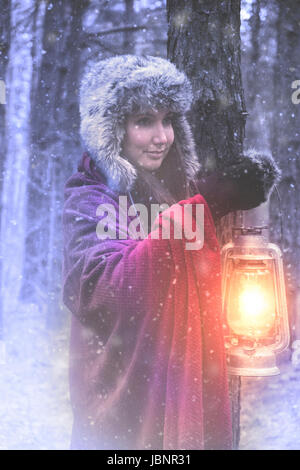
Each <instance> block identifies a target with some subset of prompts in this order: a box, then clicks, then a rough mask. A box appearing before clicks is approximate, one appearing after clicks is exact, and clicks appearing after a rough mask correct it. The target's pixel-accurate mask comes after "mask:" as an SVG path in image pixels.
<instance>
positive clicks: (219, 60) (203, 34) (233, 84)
mask: <svg viewBox="0 0 300 470" xmlns="http://www.w3.org/2000/svg"><path fill="white" fill-rule="evenodd" d="M167 12H168V21H169V35H168V57H169V58H170V59H171V60H172V61H173V62H174V63H176V65H177V66H178V67H179V68H180V69H183V70H184V71H185V72H186V74H187V76H188V77H189V78H190V80H191V82H192V85H193V91H194V96H195V100H194V106H193V110H192V115H191V120H192V124H193V129H194V135H195V138H196V144H197V148H198V154H199V156H200V159H201V162H202V163H203V166H204V169H206V171H213V170H214V169H215V168H220V167H223V166H225V165H227V164H229V163H233V162H234V161H235V160H236V159H237V157H239V156H241V155H242V151H243V138H244V129H245V117H246V114H247V113H246V109H245V103H244V93H243V87H242V80H241V70H240V61H241V53H240V1H235V0H230V1H226V2H225V1H221V2H220V1H218V0H203V1H201V2H200V1H199V2H189V1H185V0H172V1H170V0H168V1H167ZM225 219H226V220H225V221H224V222H223V224H222V226H221V227H220V228H219V233H220V237H219V238H220V240H221V242H227V241H228V240H229V238H230V237H231V226H232V224H233V223H234V221H235V215H232V216H230V217H226V218H225ZM230 389H231V393H232V408H233V431H234V448H237V447H238V442H239V414H240V397H239V393H240V378H239V377H237V378H236V377H231V378H230Z"/></svg>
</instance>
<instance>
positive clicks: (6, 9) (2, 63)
mask: <svg viewBox="0 0 300 470" xmlns="http://www.w3.org/2000/svg"><path fill="white" fill-rule="evenodd" d="M10 8H11V5H10V0H3V1H2V8H1V10H2V11H1V15H0V80H1V84H0V85H1V90H0V94H1V99H0V142H1V145H0V194H1V192H2V180H3V169H4V160H5V156H6V132H5V129H6V112H5V110H6V108H5V103H6V99H5V98H6V97H5V91H6V69H7V63H8V54H9V43H10ZM0 211H1V207H0ZM0 222H1V218H0ZM0 231H1V223H0ZM0 272H1V260H0ZM0 278H1V276H0ZM2 338H3V319H2V299H0V341H1V340H2ZM0 353H1V352H0Z"/></svg>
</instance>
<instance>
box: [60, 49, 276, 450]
mask: <svg viewBox="0 0 300 470" xmlns="http://www.w3.org/2000/svg"><path fill="white" fill-rule="evenodd" d="M191 100H192V93H191V88H190V84H189V82H188V80H187V78H186V77H185V75H184V74H183V73H182V72H179V71H178V70H177V69H176V68H175V66H174V65H173V64H171V63H169V62H168V61H167V60H164V59H161V58H158V57H150V56H147V57H137V56H129V55H128V56H119V57H114V58H111V59H107V60H104V61H101V62H99V63H97V64H96V65H94V66H93V67H92V69H91V70H89V71H88V72H87V73H86V74H85V76H84V78H83V81H82V86H81V96H80V112H81V134H82V137H83V140H84V142H85V145H86V147H87V152H86V153H85V154H84V156H83V158H82V161H81V163H80V165H79V168H78V170H79V171H78V173H76V174H75V175H73V176H72V177H71V178H70V179H69V180H68V182H67V184H66V191H65V197H66V200H65V208H64V228H65V248H64V294H63V295H64V302H65V304H66V305H67V307H68V308H69V309H70V310H71V312H72V313H73V315H72V328H71V346H70V347H71V351H70V387H71V402H72V407H73V412H74V425H73V434H72V448H73V449H230V448H231V421H230V407H229V399H228V387H227V376H226V364H225V352H224V344H223V337H222V325H221V320H220V310H221V293H220V292H221V290H220V259H219V247H218V243H217V240H216V235H215V228H214V223H213V218H212V215H213V217H214V218H215V219H216V218H218V217H221V216H223V215H225V214H226V213H228V212H229V211H232V210H237V209H248V208H251V207H255V206H256V205H258V204H259V203H260V202H262V201H263V200H265V199H266V197H267V195H268V193H269V191H270V189H271V187H272V185H273V183H274V181H275V179H276V177H277V175H278V170H277V168H276V167H275V165H274V163H273V162H272V160H271V159H270V158H267V157H262V156H257V155H256V154H255V153H253V152H252V153H251V154H250V155H248V156H244V157H243V158H242V159H240V160H239V161H238V163H237V164H236V165H234V166H233V167H232V168H227V169H226V172H220V173H215V174H214V175H212V176H210V177H207V178H201V171H200V165H199V163H198V159H197V156H196V154H195V148H194V143H193V139H192V134H191V130H190V127H189V125H188V122H187V120H186V118H185V113H186V111H187V110H188V109H189V107H190V104H191ZM249 188H250V189H249ZM254 189H255V190H254ZM200 193H201V194H203V195H204V196H205V198H206V200H205V199H204V198H203V196H202V195H200ZM207 203H208V204H207ZM154 204H167V206H162V209H164V210H163V211H162V212H161V214H160V215H158V216H157V217H156V218H155V220H154V217H152V220H151V217H150V216H149V214H150V212H151V210H152V209H153V207H154V208H155V209H157V206H154ZM199 207H202V208H203V210H204V212H202V213H201V211H199V213H198V209H197V208H199ZM185 208H189V209H191V210H190V212H189V213H188V212H185ZM199 214H200V216H201V214H202V216H203V217H202V218H201V217H200V218H197V217H198V215H199ZM203 214H204V215H203ZM153 220H154V221H153ZM188 225H189V227H188V228H187V226H188ZM200 225H201V226H202V231H201V230H200V235H199V237H198V235H197V233H198V232H197V230H196V231H195V228H196V229H197V227H200ZM178 227H179V232H178V230H177V229H178ZM175 232H176V233H175ZM166 233H167V236H165V234H166ZM189 234H190V235H191V236H189ZM195 234H196V235H195ZM193 237H194V238H193ZM188 243H190V245H188ZM193 243H195V245H193ZM197 243H198V244H197Z"/></svg>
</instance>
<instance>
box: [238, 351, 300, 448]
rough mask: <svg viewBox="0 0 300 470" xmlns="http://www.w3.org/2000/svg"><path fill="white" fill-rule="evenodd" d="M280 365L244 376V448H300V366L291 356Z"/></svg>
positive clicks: (242, 433) (242, 412)
mask: <svg viewBox="0 0 300 470" xmlns="http://www.w3.org/2000/svg"><path fill="white" fill-rule="evenodd" d="M285 357H286V356H285ZM279 368H280V371H281V373H280V375H277V376H273V377H244V378H242V379H241V381H242V385H241V439H240V449H251V450H255V449H270V450H276V449H279V450H281V449H284V450H292V449H300V370H296V369H295V368H294V367H293V366H292V363H291V361H290V360H289V359H288V358H286V359H285V360H284V361H282V362H281V363H280V364H279Z"/></svg>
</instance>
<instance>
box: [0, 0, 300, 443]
mask: <svg viewBox="0 0 300 470" xmlns="http://www.w3.org/2000/svg"><path fill="white" fill-rule="evenodd" d="M0 7H1V8H0V12H1V13H0V141H1V146H0V201H1V202H0V217H1V218H0V293H1V296H0V346H1V347H0V360H1V362H2V363H3V364H2V365H1V366H0V367H1V374H0V389H1V392H2V397H3V399H2V403H1V404H0V417H1V424H0V448H68V442H69V437H70V431H71V421H72V417H71V410H70V406H69V395H68V384H67V369H68V334H69V321H70V313H69V312H68V311H67V309H66V308H65V307H64V305H63V304H62V301H61V263H62V230H61V214H62V205H63V188H64V184H65V182H66V179H67V178H68V177H69V176H70V175H71V174H72V173H73V172H74V171H75V170H76V167H77V164H78V161H79V159H80V157H81V155H82V153H83V151H84V148H83V146H82V143H81V141H80V138H79V110H78V88H79V83H80V77H81V74H82V72H83V69H84V67H85V65H86V64H87V63H91V62H93V61H96V60H99V59H102V58H106V57H110V56H113V55H118V54H124V53H134V54H151V55H158V56H161V57H170V58H171V59H172V54H173V59H174V61H175V63H177V65H179V66H181V67H182V68H183V69H185V70H186V72H187V73H188V74H189V75H191V74H192V65H193V63H194V62H193V60H191V58H190V57H189V58H188V59H186V60H185V57H184V54H183V52H182V56H181V55H180V51H178V49H177V50H176V44H174V38H176V32H174V29H175V30H176V31H177V32H179V34H186V38H185V39H186V42H187V44H189V27H190V26H191V27H192V24H193V25H194V26H195V20H193V21H192V20H191V15H193V14H194V13H195V11H196V12H197V9H198V10H199V11H200V10H201V15H206V16H207V17H209V16H213V15H214V14H215V15H216V18H217V19H218V21H219V24H218V23H213V22H211V23H209V22H204V20H203V28H202V29H201V24H200V23H199V25H198V26H199V31H201V34H200V35H199V44H198V45H197V44H196V45H195V43H193V44H192V41H191V47H193V51H195V47H196V50H197V47H198V48H199V51H201V53H202V55H201V61H202V62H201V66H202V72H201V73H202V75H201V77H200V76H199V77H197V76H196V78H195V80H196V79H197V78H199V79H200V78H203V76H204V74H205V71H206V69H205V58H206V57H207V60H208V61H209V56H210V54H215V56H216V57H215V60H216V61H217V63H218V61H219V62H220V63H222V61H225V62H226V61H227V62H229V61H230V60H231V55H230V54H231V53H232V51H231V50H229V51H228V54H227V55H225V56H224V54H223V55H222V53H223V52H224V51H222V50H221V49H218V47H216V49H215V52H214V51H213V49H214V46H215V44H217V43H218V41H220V24H221V25H222V24H223V33H224V31H225V33H226V34H227V33H228V31H227V29H226V28H228V27H229V25H230V27H231V26H232V27H233V28H236V30H235V31H238V32H239V27H240V24H239V21H241V29H240V33H241V44H240V42H239V35H236V37H235V38H234V39H233V42H232V48H233V50H234V54H233V56H234V57H236V58H237V61H238V63H236V64H235V67H240V69H241V78H242V81H241V82H240V83H237V84H236V94H237V95H238V100H239V99H240V101H241V103H242V108H243V109H244V112H245V114H244V117H243V118H242V119H244V124H245V125H246V130H245V135H244V134H243V131H241V134H243V135H239V136H238V138H239V141H240V142H242V141H243V146H244V148H248V147H255V148H258V149H260V150H265V151H269V152H272V154H273V156H274V158H275V159H276V161H277V162H278V164H279V166H280V168H281V170H282V179H281V182H280V183H279V185H278V192H274V193H273V195H272V197H271V199H270V201H268V203H266V204H264V205H263V207H261V208H260V210H259V211H258V212H255V216H254V219H255V220H256V221H257V220H260V221H263V222H264V223H268V224H269V226H270V231H269V232H270V240H271V241H272V242H275V243H278V244H279V246H280V247H281V249H282V251H283V256H284V266H285V277H286V287H287V294H288V307H289V308H288V309H289V318H290V326H291V332H292V341H294V340H296V339H298V338H300V319H299V317H300V315H299V314H298V313H297V312H299V311H300V276H299V274H300V272H299V271H300V230H299V228H300V227H299V224H300V217H299V215H300V214H299V211H300V201H299V199H300V193H299V190H298V189H297V188H298V184H299V182H300V159H299V156H300V136H299V130H300V129H299V122H300V121H299V113H300V103H299V102H300V93H299V92H298V89H299V88H300V63H299V57H300V1H299V0H285V1H283V0H268V1H266V0H242V1H241V2H240V1H238V0H227V1H222V0H220V1H216V0H211V1H209V0H202V1H200V0H199V1H196V2H191V1H190V2H189V1H184V0H180V1H177V0H173V1H168V2H166V1H152V2H151V1H147V0H135V1H134V0H122V1H116V0H111V1H104V0H98V1H96V0H83V1H74V0H73V1H72V0H64V1H61V0H56V1H50V0H24V1H22V2H21V1H19V0H10V1H7V0H0ZM222 15H223V17H222ZM199 18H200V15H199ZM222 18H223V23H222ZM199 21H200V20H199ZM216 25H217V26H216ZM196 26H197V25H196ZM204 26H205V27H207V26H208V30H206V29H205V27H204ZM214 28H215V29H214ZM168 31H169V36H168ZM190 33H191V36H193V38H194V37H195V32H193V31H192V30H191V32H190ZM223 33H222V34H223ZM228 34H229V33H228ZM228 34H227V35H228ZM205 35H206V36H205ZM205 37H207V38H208V40H209V38H211V43H208V45H207V44H205V42H203V38H204V39H205ZM200 38H201V40H202V42H201V41H200ZM214 40H215V43H214ZM175 43H176V41H175ZM182 43H183V42H182V38H181V44H182ZM205 47H206V50H205ZM168 51H169V54H168ZM235 51H237V54H235ZM239 52H240V56H239V54H238V53H239ZM203 58H204V62H203ZM207 69H209V66H207ZM207 73H209V72H207ZM228 89H229V88H228ZM233 91H235V90H233ZM227 92H228V90H224V94H223V95H222V100H221V101H222V109H223V108H226V106H227V103H229V102H230V98H229V97H228V96H227V95H226V93H227ZM218 99H219V97H218ZM238 100H237V101H238ZM199 102H200V105H201V97H200V99H199ZM213 104H214V103H213ZM202 105H203V103H202ZM203 108H204V105H203ZM218 109H219V110H220V108H218ZM206 112H207V111H206ZM246 112H247V115H246ZM219 114H221V113H219ZM246 116H247V117H246ZM227 118H228V116H227ZM222 119H224V117H222ZM222 119H221V117H220V122H219V125H220V123H221V124H222ZM242 124H243V123H242ZM242 124H241V128H242V127H243V126H242ZM193 126H194V129H197V123H195V122H193ZM210 126H211V127H213V124H212V122H210ZM205 131H207V132H208V134H209V131H210V132H211V134H209V135H212V137H211V140H213V131H212V130H210V129H206V130H205ZM203 132H204V131H202V133H203ZM198 135H199V133H198V134H197V136H198ZM244 137H245V138H244ZM196 140H197V145H198V148H199V149H200V150H201V152H200V153H199V154H201V155H203V158H204V160H203V163H204V165H205V166H206V168H207V170H208V171H209V170H210V167H211V160H212V159H211V155H209V149H210V142H207V141H205V139H204V140H203V139H202V141H201V142H200V141H199V138H198V137H197V139H196ZM219 146H220V144H219ZM201 147H202V148H201ZM226 150H228V149H226ZM225 158H227V156H226V155H225ZM250 219H251V216H250ZM250 219H249V220H250ZM285 367H287V366H285ZM282 377H283V379H282V378H281V379H280V380H284V384H285V386H286V387H288V384H289V385H290V384H292V386H291V389H290V392H287V396H286V401H285V403H286V410H285V411H284V412H283V416H282V417H280V416H279V417H278V419H277V421H276V423H274V422H273V421H272V420H271V421H270V420H269V423H272V424H270V427H271V428H272V429H273V433H274V429H277V428H278V430H279V429H280V428H281V429H282V423H283V421H284V420H286V419H288V420H289V419H290V414H289V413H291V415H293V416H294V419H295V420H296V418H297V420H298V418H299V414H298V411H299V413H300V406H299V407H298V401H299V400H298V398H297V399H295V398H294V399H293V403H291V402H290V400H291V398H290V394H289V393H293V391H294V390H295V391H297V390H298V391H299V383H298V378H297V376H296V375H294V373H293V372H292V371H291V370H290V369H289V368H287V369H286V370H285V375H284V374H283V376H282ZM276 383H277V385H278V384H279V382H274V381H273V382H272V381H270V379H265V380H264V382H262V381H260V382H259V383H258V382H257V381H256V382H255V381H252V382H249V381H248V382H247V381H246V380H245V381H244V384H243V387H244V388H243V390H244V391H243V396H242V435H241V438H242V440H241V446H242V447H244V448H264V446H267V447H268V446H272V445H273V446H274V445H275V446H276V445H283V444H282V442H281V441H278V442H281V444H276V439H277V437H276V436H275V437H274V436H273V437H274V439H273V441H272V442H271V441H269V442H267V441H266V440H264V437H262V435H261V433H260V432H258V431H257V429H258V428H259V429H262V428H263V425H262V422H261V421H260V420H261V416H260V417H258V416H257V415H256V416H252V417H250V415H251V412H252V410H251V406H252V405H251V403H252V402H251V400H253V397H254V396H255V395H256V393H257V390H258V389H259V390H260V391H261V393H262V394H263V393H264V390H265V389H268V387H269V385H271V387H269V388H270V389H271V390H273V392H272V393H275V392H278V388H280V387H279V385H278V386H277V385H276ZM281 385H282V384H281ZM272 387H273V388H272ZM276 387H277V388H276ZM281 388H282V387H281ZM274 391H275V392H274ZM277 396H278V397H281V395H280V394H277ZM281 398H282V397H281ZM283 398H284V397H283ZM273 400H274V396H273ZM297 400H298V401H297ZM268 403H269V400H268V398H266V402H265V404H264V406H265V408H267V405H268ZM265 408H264V407H263V403H262V407H261V408H260V410H262V412H264V409H265ZM243 410H244V411H243ZM243 413H244V414H243ZM266 413H267V411H266ZM287 414H288V418H287ZM270 419H271V418H270ZM272 419H273V418H272ZM299 419H300V418H299ZM255 420H256V421H255ZM297 420H296V421H297ZM296 421H295V425H296ZM298 422H300V421H298ZM274 426H275V427H274ZM276 426H277V428H276ZM255 430H256V432H255ZM290 432H292V431H291V430H288V431H287V434H288V435H289V433H290ZM278 433H279V431H278ZM254 434H256V435H258V436H259V437H256V438H255V437H254ZM255 439H256V440H255ZM291 442H292V443H291ZM284 445H285V446H286V448H289V446H292V448H300V439H298V441H295V440H294V441H290V440H289V439H288V438H287V441H286V442H285V444H284ZM298 445H299V447H297V446H298ZM295 446H296V447H295ZM275 448H276V447H275Z"/></svg>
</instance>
